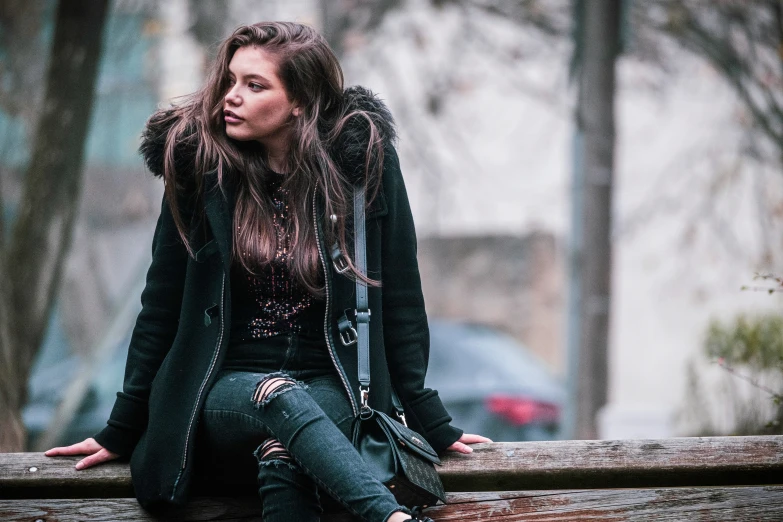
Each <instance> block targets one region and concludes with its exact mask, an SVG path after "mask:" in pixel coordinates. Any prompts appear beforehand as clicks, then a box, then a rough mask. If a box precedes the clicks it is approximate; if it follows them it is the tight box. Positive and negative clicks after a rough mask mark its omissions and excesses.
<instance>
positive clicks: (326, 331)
mask: <svg viewBox="0 0 783 522" xmlns="http://www.w3.org/2000/svg"><path fill="white" fill-rule="evenodd" d="M315 196H316V194H315V191H313V226H314V230H315V241H316V243H317V245H318V257H319V258H320V259H321V265H322V266H323V268H324V285H325V288H326V311H325V312H324V337H326V346H327V347H328V348H329V357H331V358H332V364H333V365H334V368H335V369H336V370H337V374H338V375H339V376H340V380H341V381H342V382H343V386H344V387H345V391H346V392H347V393H348V399H349V400H350V401H351V409H352V410H353V414H354V416H357V415H359V408H357V406H356V401H355V400H354V397H353V393H351V387H350V386H349V385H348V379H347V378H346V377H345V374H344V373H343V370H342V368H341V367H340V365H339V364H337V357H336V356H335V354H334V346H333V345H332V336H331V335H329V312H330V311H331V303H330V295H329V268H328V267H327V266H326V261H325V260H324V255H323V252H322V250H321V237H320V236H319V234H318V213H317V212H316V207H315Z"/></svg>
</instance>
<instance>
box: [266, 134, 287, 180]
mask: <svg viewBox="0 0 783 522" xmlns="http://www.w3.org/2000/svg"><path fill="white" fill-rule="evenodd" d="M265 145H266V154H267V156H266V161H267V165H268V166H269V168H270V169H272V170H273V171H275V172H287V171H288V148H289V147H288V141H287V140H285V141H282V140H281V142H280V143H266V144H265Z"/></svg>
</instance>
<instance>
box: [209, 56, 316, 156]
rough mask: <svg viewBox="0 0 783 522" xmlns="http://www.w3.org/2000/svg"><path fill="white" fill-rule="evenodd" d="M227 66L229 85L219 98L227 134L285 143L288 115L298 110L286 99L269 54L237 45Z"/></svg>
mask: <svg viewBox="0 0 783 522" xmlns="http://www.w3.org/2000/svg"><path fill="white" fill-rule="evenodd" d="M228 69H229V80H230V82H229V86H230V87H229V91H228V92H227V93H226V96H225V98H224V100H223V117H224V118H225V122H226V134H227V135H228V137H229V138H232V139H235V140H239V141H251V140H254V141H258V142H261V143H262V144H263V145H265V146H267V147H270V148H280V147H285V146H287V144H288V140H289V138H290V123H291V119H292V116H294V117H295V116H298V115H299V112H300V110H301V109H300V108H299V107H298V106H296V105H295V104H294V103H293V102H291V101H290V100H289V99H288V93H287V92H286V90H285V88H284V87H283V83H282V82H281V81H280V78H279V77H278V76H277V62H276V61H275V60H274V59H273V57H272V55H271V54H270V53H268V52H267V51H265V50H263V49H261V48H259V47H240V48H239V49H237V50H236V52H235V53H234V56H233V58H232V59H231V63H230V64H229V66H228Z"/></svg>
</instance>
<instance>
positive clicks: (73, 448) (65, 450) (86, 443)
mask: <svg viewBox="0 0 783 522" xmlns="http://www.w3.org/2000/svg"><path fill="white" fill-rule="evenodd" d="M101 449H103V447H102V446H101V445H100V444H98V443H97V442H95V439H93V438H89V439H85V440H83V441H81V442H77V443H76V444H71V445H70V446H62V447H59V448H52V449H50V450H48V451H46V452H45V453H44V455H46V456H47V457H57V456H61V455H92V454H93V453H96V452H97V451H99V450H101Z"/></svg>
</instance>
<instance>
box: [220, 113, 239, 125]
mask: <svg viewBox="0 0 783 522" xmlns="http://www.w3.org/2000/svg"><path fill="white" fill-rule="evenodd" d="M223 118H224V119H225V120H226V123H242V122H243V121H244V120H243V119H242V118H240V117H239V116H237V115H236V114H234V113H233V112H231V111H223Z"/></svg>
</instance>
